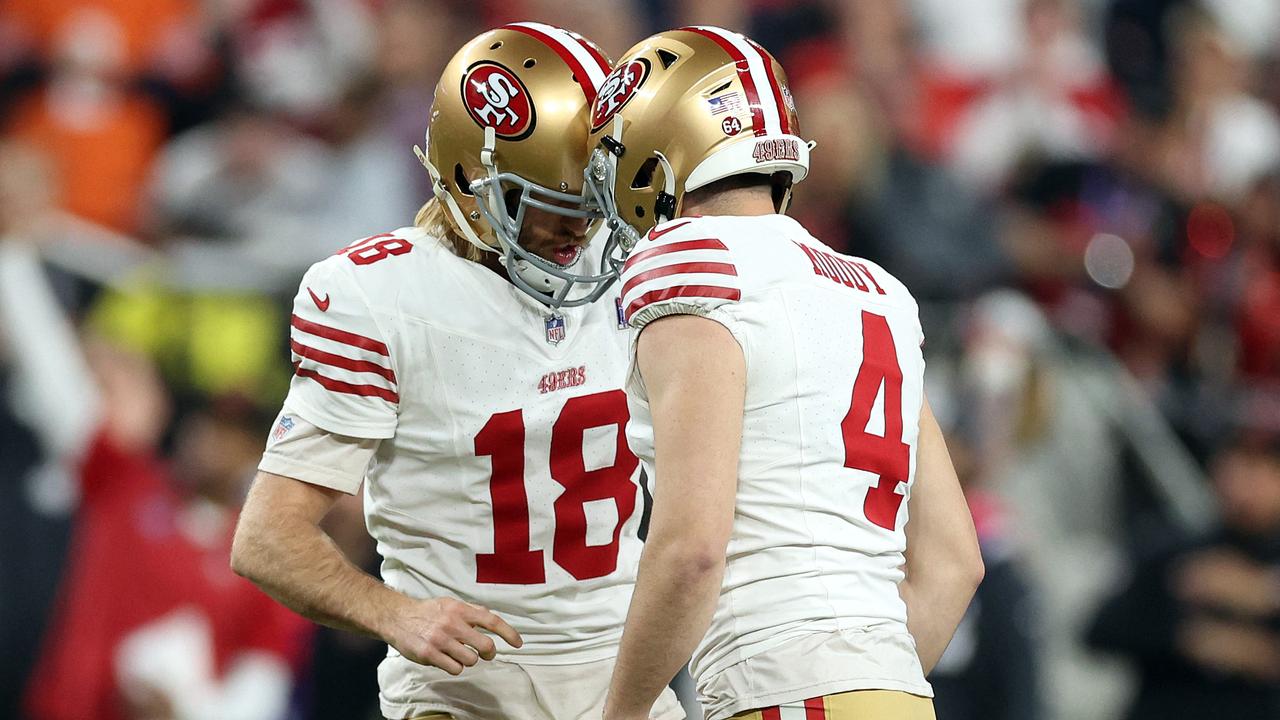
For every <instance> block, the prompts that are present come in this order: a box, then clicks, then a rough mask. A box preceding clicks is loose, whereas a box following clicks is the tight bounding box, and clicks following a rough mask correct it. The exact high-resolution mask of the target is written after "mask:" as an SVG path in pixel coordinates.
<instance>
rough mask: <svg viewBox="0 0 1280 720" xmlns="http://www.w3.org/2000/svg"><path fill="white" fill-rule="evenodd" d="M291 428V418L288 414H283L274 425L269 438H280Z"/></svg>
mask: <svg viewBox="0 0 1280 720" xmlns="http://www.w3.org/2000/svg"><path fill="white" fill-rule="evenodd" d="M292 429H293V418H291V417H289V416H288V415H285V416H284V417H282V418H280V422H279V423H278V424H277V425H276V429H275V431H274V432H272V433H271V439H272V440H280V439H282V438H283V437H284V436H285V435H288V434H289V431H290V430H292Z"/></svg>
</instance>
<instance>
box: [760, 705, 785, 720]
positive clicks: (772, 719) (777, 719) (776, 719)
mask: <svg viewBox="0 0 1280 720" xmlns="http://www.w3.org/2000/svg"><path fill="white" fill-rule="evenodd" d="M760 720H782V711H781V710H779V709H778V706H777V705H774V706H773V707H770V708H764V709H763V710H761V711H760Z"/></svg>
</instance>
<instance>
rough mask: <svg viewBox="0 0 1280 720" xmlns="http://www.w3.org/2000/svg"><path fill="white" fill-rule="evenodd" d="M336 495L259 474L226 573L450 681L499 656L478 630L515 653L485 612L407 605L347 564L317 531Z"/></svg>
mask: <svg viewBox="0 0 1280 720" xmlns="http://www.w3.org/2000/svg"><path fill="white" fill-rule="evenodd" d="M341 495H342V493H339V492H338V491H336V490H330V489H328V488H324V487H320V486H318V485H312V484H310V483H305V482H301V481H299V480H294V479H293V478H287V477H284V476H282V475H274V474H272V473H267V472H259V473H258V476H257V478H255V479H254V482H253V488H252V489H251V490H250V491H249V497H248V499H247V500H246V501H245V504H244V509H243V510H242V511H241V513H240V523H239V525H238V526H237V527H236V536H235V542H234V544H233V546H232V548H231V567H232V569H234V570H235V571H236V573H238V574H240V575H243V576H244V577H246V578H248V579H250V580H252V581H253V582H254V583H255V584H257V585H258V586H259V587H261V588H262V589H263V590H264V591H265V592H266V593H267V594H269V595H271V596H272V597H274V598H275V599H276V600H278V601H280V602H281V603H283V604H284V605H286V606H288V607H289V608H291V609H293V610H294V611H296V612H297V613H299V614H301V615H303V616H305V617H307V618H310V619H311V620H314V621H316V622H318V623H323V624H325V625H329V626H330V627H336V628H341V629H343V630H351V631H354V632H359V633H363V634H365V635H371V636H373V637H376V638H379V639H381V640H383V641H384V642H386V643H387V644H389V645H391V646H393V647H395V648H396V649H397V650H399V651H400V652H401V654H403V655H404V656H405V657H407V658H409V659H410V660H413V661H414V662H418V663H422V664H427V665H434V666H436V667H439V668H441V669H442V670H445V671H446V672H449V673H451V674H454V675H457V674H459V673H461V672H462V670H463V667H464V666H471V665H475V664H476V663H477V662H479V660H481V659H484V660H492V659H493V657H494V654H495V653H496V652H497V648H496V646H495V644H494V642H493V640H492V639H491V638H489V637H488V636H486V635H484V634H482V633H481V632H479V630H478V629H477V628H484V629H486V630H489V631H490V632H492V633H494V634H496V635H498V636H499V637H501V638H503V639H504V640H506V641H507V642H508V643H509V644H511V645H513V646H515V647H519V646H520V644H521V641H520V636H519V635H518V634H517V633H516V631H515V630H514V629H513V628H512V627H511V626H510V625H508V624H507V623H506V622H505V621H504V620H502V619H501V618H499V617H498V616H497V615H494V614H493V613H492V612H489V611H488V610H486V609H485V608H481V607H477V606H475V605H470V604H468V603H464V602H461V601H458V600H454V599H451V598H438V599H425V600H419V599H415V598H411V597H408V596H407V595H404V594H402V593H399V592H396V591H395V590H392V589H391V588H389V587H387V586H386V585H384V584H383V583H382V582H380V581H378V580H377V579H376V578H374V577H372V576H370V575H368V574H367V573H365V572H363V571H362V570H360V569H359V568H357V567H356V566H354V565H352V564H351V563H350V562H349V561H348V560H347V558H346V557H345V556H344V555H343V554H342V552H341V551H340V550H339V549H338V548H337V546H336V545H334V543H333V541H332V540H331V539H330V538H329V536H328V535H326V534H325V533H324V531H323V530H321V529H320V521H321V520H322V519H323V518H324V516H325V514H326V513H328V512H329V509H330V508H332V507H333V505H334V503H335V502H337V500H338V498H339V497H340V496H341Z"/></svg>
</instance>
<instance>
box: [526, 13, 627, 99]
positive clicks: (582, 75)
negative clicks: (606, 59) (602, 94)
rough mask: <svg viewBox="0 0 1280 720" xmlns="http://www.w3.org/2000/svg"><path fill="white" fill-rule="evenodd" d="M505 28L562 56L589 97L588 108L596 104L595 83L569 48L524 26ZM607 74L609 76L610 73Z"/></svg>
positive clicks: (539, 31)
mask: <svg viewBox="0 0 1280 720" xmlns="http://www.w3.org/2000/svg"><path fill="white" fill-rule="evenodd" d="M504 28H505V29H507V30H515V31H516V32H522V33H524V34H525V35H528V36H529V37H531V38H534V39H535V40H537V41H539V42H541V43H542V44H543V45H546V46H547V47H549V48H551V49H552V50H554V51H555V53H556V54H557V55H559V56H560V59H561V60H564V62H565V64H566V65H568V66H569V69H570V70H572V71H573V74H574V77H576V78H577V79H578V85H579V86H581V87H582V93H583V94H584V95H586V96H587V107H590V106H592V105H594V104H595V102H596V86H595V83H593V82H591V76H590V75H589V74H587V69H586V68H584V67H583V66H582V63H580V62H578V58H576V57H574V54H573V53H572V52H570V51H569V48H567V47H565V46H564V44H563V43H562V42H560V41H559V40H556V39H555V38H553V37H551V36H550V35H548V34H546V33H544V32H542V31H541V30H537V29H535V28H531V27H526V26H524V25H505V26H504ZM566 34H568V33H566ZM605 74H606V75H608V72H606V73H605Z"/></svg>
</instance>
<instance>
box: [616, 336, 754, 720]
mask: <svg viewBox="0 0 1280 720" xmlns="http://www.w3.org/2000/svg"><path fill="white" fill-rule="evenodd" d="M637 361H638V364H639V368H640V374H641V376H642V377H643V378H644V382H645V385H646V387H647V388H648V391H649V403H650V408H651V410H652V413H653V433H654V443H655V448H656V452H657V458H656V463H655V464H656V467H655V474H656V476H657V477H656V478H655V480H656V483H657V486H656V487H655V490H654V506H653V517H652V520H651V523H652V524H651V525H650V530H649V537H648V540H647V541H646V543H645V547H644V554H643V555H642V556H641V558H640V575H639V578H638V580H637V583H636V590H635V594H634V595H633V596H632V598H631V610H630V612H629V613H628V614H627V627H626V631H625V632H624V633H623V636H622V646H621V648H620V650H619V653H618V664H617V666H616V668H615V669H614V673H613V682H612V684H611V685H610V688H609V698H608V701H607V702H606V704H605V718H607V719H608V720H631V719H632V718H648V717H649V710H650V708H651V707H652V705H653V702H654V700H656V699H657V697H658V694H659V693H660V692H661V691H662V688H664V687H665V686H666V684H667V683H668V682H669V681H670V680H671V678H672V677H674V676H675V674H676V672H678V671H679V669H680V667H681V666H683V665H684V664H685V662H687V661H688V659H689V656H690V655H692V654H693V650H694V648H695V647H696V646H697V644H698V641H699V640H701V639H702V636H703V635H704V634H705V633H706V630H707V626H708V625H709V624H710V623H711V615H712V613H713V612H714V610H715V606H716V599H717V598H718V597H719V595H720V583H721V579H722V578H723V575H724V556H725V548H726V546H727V545H728V543H729V534H730V531H731V530H732V528H733V509H734V496H735V492H736V490H737V486H738V451H739V447H740V444H741V442H742V406H743V399H744V396H745V392H746V367H745V361H744V360H743V356H742V349H741V348H740V347H738V343H737V341H736V340H734V339H733V336H732V335H730V334H729V331H728V330H727V329H726V328H725V327H724V326H723V325H720V324H719V323H717V322H715V321H713V320H707V319H705V318H700V317H695V316H691V315H673V316H670V317H666V318H663V319H661V320H656V321H654V322H653V323H652V324H650V325H649V326H647V327H646V328H645V329H644V331H643V332H642V333H641V335H640V340H639V347H638V349H637Z"/></svg>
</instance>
